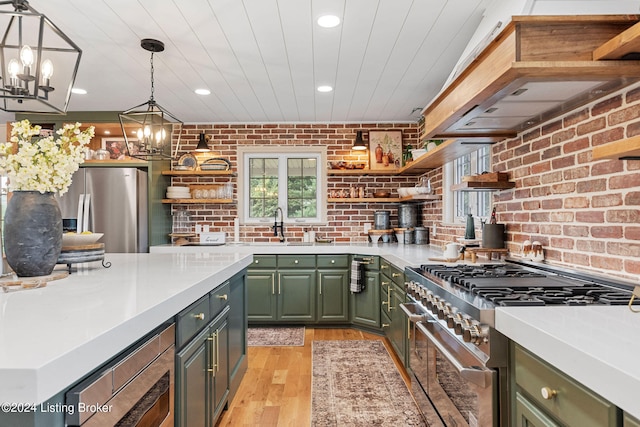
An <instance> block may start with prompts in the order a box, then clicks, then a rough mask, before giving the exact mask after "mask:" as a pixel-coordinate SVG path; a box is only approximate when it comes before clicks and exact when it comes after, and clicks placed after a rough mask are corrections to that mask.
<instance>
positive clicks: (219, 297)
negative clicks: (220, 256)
mask: <svg viewBox="0 0 640 427" xmlns="http://www.w3.org/2000/svg"><path fill="white" fill-rule="evenodd" d="M230 293H231V290H230V285H229V282H225V283H224V284H223V285H221V286H218V287H217V288H215V289H214V290H213V291H211V292H210V293H209V312H210V313H211V318H214V317H216V316H217V315H218V313H220V312H221V311H222V309H223V308H224V307H225V306H226V305H227V304H229V294H230Z"/></svg>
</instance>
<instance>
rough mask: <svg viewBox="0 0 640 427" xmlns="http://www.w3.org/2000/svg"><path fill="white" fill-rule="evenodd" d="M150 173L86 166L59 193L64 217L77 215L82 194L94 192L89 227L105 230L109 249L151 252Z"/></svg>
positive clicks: (96, 231)
mask: <svg viewBox="0 0 640 427" xmlns="http://www.w3.org/2000/svg"><path fill="white" fill-rule="evenodd" d="M147 180H148V178H147V172H146V171H144V170H140V169H136V168H120V167H109V168H106V167H104V168H102V167H85V168H80V169H79V170H78V171H77V172H76V173H75V174H74V175H73V178H72V183H71V186H70V187H69V191H68V192H67V193H65V194H64V195H62V196H58V203H59V204H60V211H61V212H62V218H76V219H77V220H78V222H80V221H81V218H77V216H78V203H79V200H80V195H81V194H89V195H90V203H89V210H88V224H87V226H88V228H87V229H88V230H89V231H93V232H95V233H104V236H102V239H101V240H100V242H102V243H104V244H105V252H111V253H122V252H148V251H149V236H148V233H149V228H148V217H149V216H148V211H147V209H148V193H147V192H148V190H147V189H148V186H147Z"/></svg>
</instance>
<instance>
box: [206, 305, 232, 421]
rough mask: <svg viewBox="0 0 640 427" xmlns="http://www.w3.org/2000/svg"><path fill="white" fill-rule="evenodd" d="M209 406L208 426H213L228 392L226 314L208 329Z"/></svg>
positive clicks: (227, 330)
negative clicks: (209, 365)
mask: <svg viewBox="0 0 640 427" xmlns="http://www.w3.org/2000/svg"><path fill="white" fill-rule="evenodd" d="M208 341H209V343H210V345H209V351H210V355H209V360H211V361H212V363H211V368H210V372H209V375H210V378H211V383H210V390H211V408H210V411H209V416H210V417H211V418H210V422H209V424H207V425H208V426H211V427H213V426H215V425H216V421H217V420H218V417H219V416H220V414H221V413H222V410H223V409H224V407H225V404H226V403H227V396H228V394H229V328H228V323H227V316H226V315H225V316H224V317H221V318H219V319H218V320H215V321H214V322H213V324H212V325H211V327H210V329H209V337H208Z"/></svg>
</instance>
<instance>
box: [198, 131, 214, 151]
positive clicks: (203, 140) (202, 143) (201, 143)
mask: <svg viewBox="0 0 640 427" xmlns="http://www.w3.org/2000/svg"><path fill="white" fill-rule="evenodd" d="M196 151H198V152H200V153H206V152H208V151H211V149H210V148H209V145H208V144H207V136H206V135H205V134H204V133H201V134H200V139H199V140H198V146H197V147H196Z"/></svg>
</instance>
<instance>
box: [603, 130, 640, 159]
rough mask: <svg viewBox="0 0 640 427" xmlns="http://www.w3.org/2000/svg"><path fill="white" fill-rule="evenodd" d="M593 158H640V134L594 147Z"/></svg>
mask: <svg viewBox="0 0 640 427" xmlns="http://www.w3.org/2000/svg"><path fill="white" fill-rule="evenodd" d="M592 154H593V160H604V159H624V158H640V136H634V137H633V138H627V139H621V140H619V141H613V142H609V143H607V144H602V145H598V146H596V147H593V150H592Z"/></svg>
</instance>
